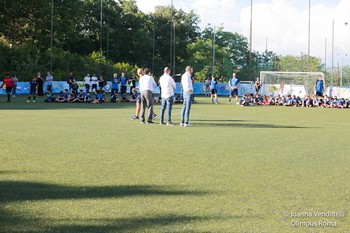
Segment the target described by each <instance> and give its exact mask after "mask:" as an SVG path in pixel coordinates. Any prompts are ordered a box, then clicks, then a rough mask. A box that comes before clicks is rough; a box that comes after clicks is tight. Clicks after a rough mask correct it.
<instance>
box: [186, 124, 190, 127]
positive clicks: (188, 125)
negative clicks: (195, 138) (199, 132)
mask: <svg viewBox="0 0 350 233" xmlns="http://www.w3.org/2000/svg"><path fill="white" fill-rule="evenodd" d="M184 127H192V125H191V124H185V125H184Z"/></svg>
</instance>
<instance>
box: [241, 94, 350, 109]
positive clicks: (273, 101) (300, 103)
mask: <svg viewBox="0 0 350 233" xmlns="http://www.w3.org/2000/svg"><path fill="white" fill-rule="evenodd" d="M240 105H241V106H254V105H275V106H293V107H319V108H350V99H348V100H347V101H346V100H345V99H344V98H339V99H338V98H337V97H336V96H335V97H334V98H332V97H330V96H325V97H318V96H316V95H313V96H310V95H306V96H305V97H304V99H301V98H300V96H295V95H293V96H292V95H288V96H281V95H277V96H276V97H275V96H272V95H271V96H270V98H267V96H266V95H265V96H263V97H262V96H260V95H259V94H256V95H254V94H245V95H243V96H242V98H241V101H240Z"/></svg>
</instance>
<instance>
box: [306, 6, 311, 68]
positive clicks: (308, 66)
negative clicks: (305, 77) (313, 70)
mask: <svg viewBox="0 0 350 233" xmlns="http://www.w3.org/2000/svg"><path fill="white" fill-rule="evenodd" d="M310 30H311V0H309V27H308V42H307V72H310Z"/></svg>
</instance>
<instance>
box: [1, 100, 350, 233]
mask: <svg viewBox="0 0 350 233" xmlns="http://www.w3.org/2000/svg"><path fill="white" fill-rule="evenodd" d="M219 98H220V97H219ZM219 100H220V101H221V104H219V105H215V104H210V99H208V98H207V97H197V103H196V104H194V105H193V106H192V111H191V121H190V123H191V124H193V127H191V128H184V127H179V126H178V123H179V118H180V110H181V105H174V108H173V122H174V123H177V126H174V127H170V126H160V125H158V124H155V125H141V124H140V121H132V120H130V119H129V117H130V116H132V115H133V114H134V112H135V105H134V103H119V104H110V103H107V104H95V105H94V104H73V103H66V104H48V103H44V102H43V99H42V98H41V99H40V98H37V102H36V103H26V102H25V96H19V97H16V98H13V99H12V102H11V103H5V101H6V100H5V97H4V96H1V97H0V122H1V134H0V147H1V152H0V154H1V155H0V159H1V163H0V178H1V179H0V232H69V233H70V232H347V231H349V229H350V221H349V215H348V211H349V209H350V182H349V180H350V166H349V164H350V156H349V155H350V153H349V140H350V133H349V129H350V121H349V119H350V118H349V116H350V110H348V109H319V108H293V107H240V106H237V105H228V104H227V98H226V97H225V98H223V97H221V98H220V99H219ZM159 108H160V106H159V104H158V105H156V106H155V111H156V113H159ZM155 122H156V123H159V119H157V120H155ZM317 211H319V212H322V213H324V214H325V213H327V211H330V212H336V213H340V215H339V216H323V217H319V216H315V215H317ZM341 211H344V212H341ZM306 213H307V214H309V213H311V215H312V216H310V215H307V214H306ZM328 213H329V212H328ZM341 213H344V215H341ZM291 214H292V215H295V214H302V215H303V216H293V217H291V216H290V215H291ZM320 221H322V223H328V224H327V226H324V224H323V225H322V226H321V222H320ZM306 222H316V223H317V224H318V225H317V226H313V227H311V226H309V227H306V226H305V224H306ZM330 223H332V224H333V225H332V226H330V225H331V224H330ZM334 223H335V224H336V226H334Z"/></svg>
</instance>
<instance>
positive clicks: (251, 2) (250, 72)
mask: <svg viewBox="0 0 350 233" xmlns="http://www.w3.org/2000/svg"><path fill="white" fill-rule="evenodd" d="M252 34H253V0H250V33H249V61H248V63H249V65H248V69H249V80H250V81H252V80H253V79H252Z"/></svg>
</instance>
